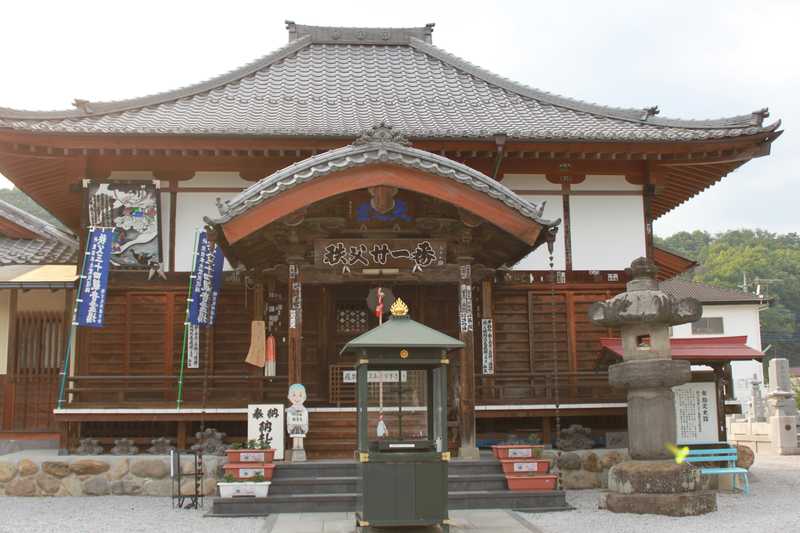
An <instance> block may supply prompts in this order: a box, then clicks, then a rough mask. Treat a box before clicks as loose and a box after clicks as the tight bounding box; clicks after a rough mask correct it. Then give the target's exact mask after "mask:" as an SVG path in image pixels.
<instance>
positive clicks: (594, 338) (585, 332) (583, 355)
mask: <svg viewBox="0 0 800 533" xmlns="http://www.w3.org/2000/svg"><path fill="white" fill-rule="evenodd" d="M606 298H608V296H606V293H605V292H597V293H587V294H575V296H574V307H575V312H574V315H575V331H576V339H577V342H576V345H575V356H576V360H577V368H576V370H595V368H596V367H597V360H598V355H599V353H598V352H599V346H600V338H602V337H608V336H618V335H619V332H618V331H615V330H609V329H608V328H603V327H600V326H596V325H594V324H592V322H591V321H590V320H589V316H588V312H589V307H590V306H591V305H592V303H594V302H597V301H600V300H605V299H606Z"/></svg>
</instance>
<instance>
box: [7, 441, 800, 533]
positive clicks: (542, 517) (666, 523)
mask: <svg viewBox="0 0 800 533" xmlns="http://www.w3.org/2000/svg"><path fill="white" fill-rule="evenodd" d="M750 477H751V481H750V489H751V491H750V496H744V495H741V494H719V497H718V502H719V511H717V512H715V513H711V514H708V515H705V516H699V517H687V518H670V517H663V516H655V515H624V514H615V513H610V512H608V511H599V510H598V509H597V500H598V497H599V495H600V491H596V490H591V491H571V492H569V493H568V495H567V499H568V500H569V502H570V503H571V504H572V505H573V506H575V507H576V508H577V510H575V511H570V512H563V513H544V514H526V515H524V516H525V517H526V518H527V519H528V520H529V521H530V522H531V523H532V524H533V525H534V526H535V527H536V528H538V529H539V530H541V531H542V533H583V532H591V533H605V532H609V533H642V532H646V533H662V532H664V533H666V532H669V533H673V532H675V531H685V532H687V533H723V532H724V533H740V532H741V533H757V532H764V533H772V532H773V531H778V532H786V533H789V532H796V531H797V532H800V508H798V507H800V505H799V503H800V500H798V496H800V456H788V457H768V456H759V457H757V458H756V463H755V465H753V468H752V470H751V476H750ZM210 506H211V504H210V501H209V500H206V508H207V510H208V509H209V508H210ZM203 514H204V511H202V510H201V511H189V510H181V509H178V510H173V509H171V507H170V500H169V498H147V497H124V496H107V497H98V498H89V497H84V498H10V497H0V532H2V533H6V532H9V533H12V532H13V533H27V532H50V531H57V532H59V533H105V532H113V533H123V532H129V531H130V532H134V531H135V532H150V531H154V532H155V531H166V532H168V533H183V532H186V533H203V532H206V531H208V532H211V531H235V532H236V533H249V532H254V533H256V532H263V531H266V530H267V529H269V524H268V521H267V520H266V519H264V518H204V517H203ZM520 531H529V530H526V529H525V528H522V527H520Z"/></svg>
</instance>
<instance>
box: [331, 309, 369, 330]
mask: <svg viewBox="0 0 800 533" xmlns="http://www.w3.org/2000/svg"><path fill="white" fill-rule="evenodd" d="M368 326H369V315H368V314H367V310H366V309H364V307H363V305H360V304H339V305H338V306H337V307H336V332H337V333H363V332H365V331H367V328H368Z"/></svg>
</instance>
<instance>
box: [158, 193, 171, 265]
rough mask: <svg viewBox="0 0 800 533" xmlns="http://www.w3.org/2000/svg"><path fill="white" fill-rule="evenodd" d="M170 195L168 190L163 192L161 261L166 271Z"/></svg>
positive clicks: (160, 214) (167, 262) (167, 263)
mask: <svg viewBox="0 0 800 533" xmlns="http://www.w3.org/2000/svg"><path fill="white" fill-rule="evenodd" d="M169 206H170V197H169V193H168V192H162V193H161V213H159V216H160V217H161V262H162V265H163V268H164V272H169V231H170V224H169V215H170V212H169V211H170V207H169Z"/></svg>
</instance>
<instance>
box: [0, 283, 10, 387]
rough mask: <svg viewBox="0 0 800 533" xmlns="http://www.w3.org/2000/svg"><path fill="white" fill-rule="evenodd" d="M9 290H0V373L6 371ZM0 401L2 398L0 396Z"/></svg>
mask: <svg viewBox="0 0 800 533" xmlns="http://www.w3.org/2000/svg"><path fill="white" fill-rule="evenodd" d="M10 298H11V291H10V290H9V289H3V290H0V374H6V373H7V371H8V326H9V316H8V315H9V305H8V304H9V300H10ZM0 401H2V399H1V398H0Z"/></svg>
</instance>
